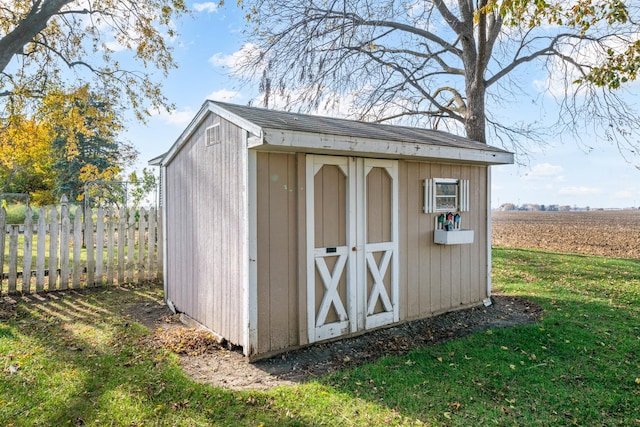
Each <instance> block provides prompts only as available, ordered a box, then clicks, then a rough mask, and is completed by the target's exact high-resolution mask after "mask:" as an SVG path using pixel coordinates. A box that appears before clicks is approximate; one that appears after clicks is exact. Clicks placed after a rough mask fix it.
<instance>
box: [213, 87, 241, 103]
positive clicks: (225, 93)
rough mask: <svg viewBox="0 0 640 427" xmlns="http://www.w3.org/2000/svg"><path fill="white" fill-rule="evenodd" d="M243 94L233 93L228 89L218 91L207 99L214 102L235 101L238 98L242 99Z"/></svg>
mask: <svg viewBox="0 0 640 427" xmlns="http://www.w3.org/2000/svg"><path fill="white" fill-rule="evenodd" d="M241 97H242V94H241V93H240V92H236V91H231V90H227V89H221V90H217V91H215V92H212V93H211V94H210V95H209V96H208V97H207V99H211V100H212V101H225V102H228V101H235V100H237V99H238V98H241Z"/></svg>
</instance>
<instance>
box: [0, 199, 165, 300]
mask: <svg viewBox="0 0 640 427" xmlns="http://www.w3.org/2000/svg"><path fill="white" fill-rule="evenodd" d="M37 213H38V215H37V220H35V221H34V220H33V219H32V217H33V212H32V211H31V209H30V208H28V209H27V213H26V218H25V221H24V224H21V225H10V224H6V211H5V209H4V208H0V230H5V232H4V233H2V232H0V265H1V266H2V269H1V271H2V276H1V281H0V294H17V293H34V292H35V293H38V292H45V291H54V290H66V289H78V288H83V287H93V286H112V285H118V284H124V283H132V282H144V281H146V280H156V279H161V278H162V220H161V216H160V213H159V212H156V210H155V209H149V210H145V209H139V210H136V209H134V208H130V209H126V208H122V209H119V210H111V209H102V208H100V209H97V210H93V211H92V212H90V213H91V214H90V215H84V217H83V215H82V209H77V210H76V215H72V214H71V213H70V210H69V206H68V204H67V203H66V199H65V198H63V201H62V204H61V205H60V206H59V207H53V208H49V209H45V208H40V209H39V210H38V211H37ZM34 245H35V246H34Z"/></svg>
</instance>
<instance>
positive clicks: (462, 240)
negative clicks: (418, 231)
mask: <svg viewBox="0 0 640 427" xmlns="http://www.w3.org/2000/svg"><path fill="white" fill-rule="evenodd" d="M433 242H434V243H437V244H439V245H465V244H469V243H473V230H451V231H447V230H434V231H433Z"/></svg>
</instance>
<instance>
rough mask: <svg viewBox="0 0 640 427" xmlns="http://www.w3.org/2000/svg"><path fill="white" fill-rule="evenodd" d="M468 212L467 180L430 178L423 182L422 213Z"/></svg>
mask: <svg viewBox="0 0 640 427" xmlns="http://www.w3.org/2000/svg"><path fill="white" fill-rule="evenodd" d="M451 211H460V212H468V211H469V180H466V179H451V178H432V179H425V180H424V212H425V213H431V212H451Z"/></svg>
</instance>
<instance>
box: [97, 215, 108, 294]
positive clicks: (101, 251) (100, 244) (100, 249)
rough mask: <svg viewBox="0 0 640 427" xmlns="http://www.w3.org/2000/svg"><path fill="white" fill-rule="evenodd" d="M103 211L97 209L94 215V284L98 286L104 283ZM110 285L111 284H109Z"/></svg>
mask: <svg viewBox="0 0 640 427" xmlns="http://www.w3.org/2000/svg"><path fill="white" fill-rule="evenodd" d="M103 258H104V209H103V208H101V207H99V208H98V212H97V214H96V282H97V284H98V285H102V284H103V283H104V279H103V272H102V270H103V265H104V259H103ZM110 285H111V284H110Z"/></svg>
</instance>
